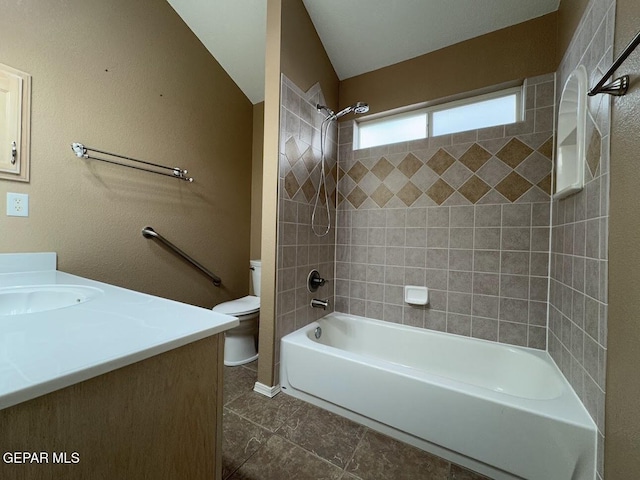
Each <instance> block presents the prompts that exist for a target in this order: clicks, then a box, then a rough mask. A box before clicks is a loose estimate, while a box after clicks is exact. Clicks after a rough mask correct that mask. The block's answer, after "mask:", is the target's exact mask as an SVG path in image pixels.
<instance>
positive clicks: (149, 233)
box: [142, 227, 222, 287]
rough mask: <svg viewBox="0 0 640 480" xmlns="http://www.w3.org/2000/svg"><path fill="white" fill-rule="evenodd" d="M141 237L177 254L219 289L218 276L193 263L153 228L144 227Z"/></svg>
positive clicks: (195, 262) (220, 281)
mask: <svg viewBox="0 0 640 480" xmlns="http://www.w3.org/2000/svg"><path fill="white" fill-rule="evenodd" d="M142 236H143V237H144V238H155V239H156V240H158V241H159V242H160V243H162V244H164V245H166V246H167V247H169V249H171V250H173V252H174V253H177V254H178V255H180V256H181V257H182V258H183V259H185V260H186V261H187V262H189V263H190V264H191V265H193V266H194V267H196V268H197V269H198V270H200V271H201V272H202V273H204V274H205V275H206V276H207V277H209V278H210V279H211V280H212V281H213V284H214V285H215V286H216V287H219V286H220V285H221V284H222V280H221V279H220V277H219V276H217V275H215V274H213V273H211V272H210V271H209V270H208V269H207V268H205V267H203V266H202V264H201V263H199V262H197V261H195V260H194V259H193V258H191V257H190V256H189V255H187V254H186V253H184V252H183V251H182V250H180V249H179V248H178V247H176V246H175V245H174V244H173V243H171V242H170V241H169V240H167V239H166V238H164V237H163V236H162V235H160V234H159V233H158V232H156V231H155V230H154V229H153V228H151V227H144V228H143V229H142Z"/></svg>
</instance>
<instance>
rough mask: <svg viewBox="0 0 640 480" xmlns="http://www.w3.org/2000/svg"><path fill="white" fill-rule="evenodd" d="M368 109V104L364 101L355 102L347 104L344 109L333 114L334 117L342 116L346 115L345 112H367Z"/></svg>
mask: <svg viewBox="0 0 640 480" xmlns="http://www.w3.org/2000/svg"><path fill="white" fill-rule="evenodd" d="M368 111H369V104H367V103H364V102H357V103H355V104H353V105H349V106H348V107H347V108H345V109H344V110H340V111H339V112H338V113H336V114H335V117H336V119H338V118H340V117H342V116H343V115H346V114H347V113H351V112H353V113H367V112H368Z"/></svg>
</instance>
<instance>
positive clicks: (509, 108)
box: [353, 87, 524, 150]
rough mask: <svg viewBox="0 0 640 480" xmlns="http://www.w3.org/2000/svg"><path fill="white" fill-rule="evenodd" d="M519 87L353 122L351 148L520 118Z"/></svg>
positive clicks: (497, 123) (422, 136)
mask: <svg viewBox="0 0 640 480" xmlns="http://www.w3.org/2000/svg"><path fill="white" fill-rule="evenodd" d="M522 90H523V89H522V87H515V88H510V89H507V90H500V91H498V92H493V93H489V94H486V95H480V96H476V97H471V98H466V99H464V100H458V101H455V102H448V103H444V104H440V105H436V106H434V107H429V108H424V109H421V110H414V111H412V112H408V113H402V114H398V115H391V116H386V117H384V118H378V119H375V120H364V121H360V122H356V123H355V125H356V127H355V130H354V142H353V149H354V150H357V149H361V148H369V147H375V146H378V145H388V144H390V143H397V142H404V141H409V140H418V139H421V138H427V137H429V136H438V135H446V134H448V133H456V132H464V131H467V130H475V129H478V128H486V127H493V126H496V125H507V124H510V123H515V122H519V121H522V120H523V112H524V109H523V99H522Z"/></svg>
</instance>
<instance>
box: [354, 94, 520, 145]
mask: <svg viewBox="0 0 640 480" xmlns="http://www.w3.org/2000/svg"><path fill="white" fill-rule="evenodd" d="M514 94H515V96H516V105H515V108H516V115H515V117H516V120H515V122H514V123H517V122H522V121H524V114H525V109H524V104H525V98H524V85H520V86H517V87H510V88H506V89H501V90H496V91H494V92H490V93H485V94H482V95H474V96H472V97H467V98H463V99H460V100H454V101H450V102H445V103H440V104H437V105H433V106H430V107H423V108H418V109H414V110H410V111H406V112H402V113H396V114H388V115H384V116H383V117H380V116H376V118H373V119H370V120H367V119H363V120H354V124H353V125H354V127H353V150H359V149H360V148H361V147H360V145H359V143H360V134H359V128H360V126H361V125H374V124H380V123H385V122H387V121H390V120H396V119H399V118H403V117H409V116H415V115H416V114H420V113H422V114H424V115H426V124H427V129H426V130H427V131H426V132H425V135H424V137H422V138H429V137H432V136H433V114H434V113H436V112H441V111H444V110H448V109H451V108H457V107H461V106H465V105H471V104H474V103H479V102H484V101H486V100H493V99H497V98H503V97H508V96H511V95H514ZM501 125H502V124H501ZM504 125H511V124H510V123H509V124H504ZM493 126H497V125H493ZM490 127H491V125H490V126H487V127H481V128H490ZM464 131H469V130H460V131H457V132H452V133H460V132H464ZM447 135H449V134H447ZM416 140H420V139H416ZM382 145H388V144H382ZM382 145H376V146H382ZM366 148H369V147H366ZM370 148H375V146H372V147H370Z"/></svg>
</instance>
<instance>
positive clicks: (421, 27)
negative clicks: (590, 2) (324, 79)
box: [168, 0, 560, 104]
mask: <svg viewBox="0 0 640 480" xmlns="http://www.w3.org/2000/svg"><path fill="white" fill-rule="evenodd" d="M168 1H169V3H170V4H171V6H172V7H173V8H174V9H175V10H176V12H178V14H179V15H180V16H181V17H182V19H183V20H184V21H185V23H186V24H187V25H188V26H189V27H190V28H191V30H193V32H194V33H195V34H196V35H197V36H198V38H199V39H200V40H201V41H202V43H203V44H204V45H205V47H206V48H207V49H208V50H209V51H210V52H211V54H212V55H213V56H214V57H215V58H216V60H218V62H220V64H221V65H222V67H223V68H224V69H225V71H226V72H227V73H228V74H229V75H230V76H231V78H233V80H234V81H235V82H236V83H237V84H238V86H239V87H240V89H241V90H242V91H243V92H244V93H245V95H246V96H247V97H248V98H249V100H251V102H252V103H254V104H255V103H258V102H261V101H262V100H263V99H264V66H265V61H264V54H265V35H266V0H168ZM559 1H560V0H303V2H304V5H305V7H306V9H307V11H308V12H309V16H310V17H311V20H312V21H313V24H314V25H315V27H316V30H317V32H318V35H319V36H320V39H321V40H322V43H323V45H324V48H325V50H326V51H327V54H328V55H329V58H330V59H331V63H332V64H333V67H334V68H335V70H336V73H337V75H338V77H339V78H340V79H341V80H343V79H345V78H350V77H353V76H355V75H360V74H362V73H366V72H370V71H372V70H376V69H378V68H381V67H385V66H387V65H392V64H394V63H398V62H402V61H404V60H407V59H409V58H413V57H417V56H419V55H423V54H425V53H428V52H432V51H434V50H438V49H440V48H443V47H446V46H448V45H453V44H455V43H458V42H461V41H463V40H468V39H470V38H473V37H477V36H479V35H483V34H485V33H489V32H492V31H494V30H499V29H501V28H505V27H508V26H510V25H515V24H517V23H521V22H524V21H526V20H530V19H532V18H535V17H539V16H542V15H545V14H547V13H549V12H553V11H555V10H557V9H558V4H559Z"/></svg>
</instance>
